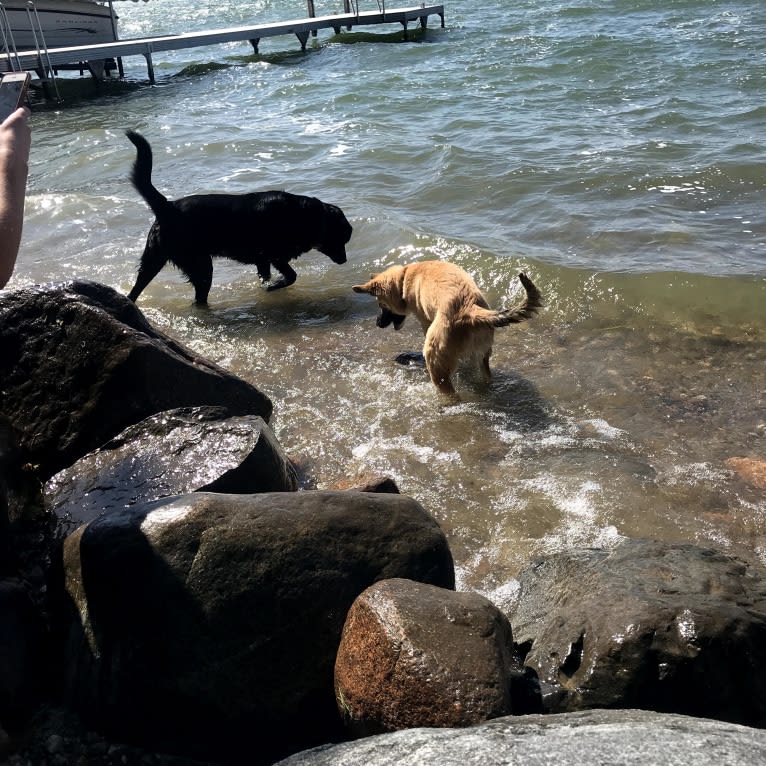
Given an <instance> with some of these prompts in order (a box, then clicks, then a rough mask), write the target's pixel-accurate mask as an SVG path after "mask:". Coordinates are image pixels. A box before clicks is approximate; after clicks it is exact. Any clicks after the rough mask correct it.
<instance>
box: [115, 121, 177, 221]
mask: <svg viewBox="0 0 766 766" xmlns="http://www.w3.org/2000/svg"><path fill="white" fill-rule="evenodd" d="M125 135H126V136H127V137H128V140H129V141H130V142H131V143H132V144H133V146H135V147H136V161H135V162H134V163H133V169H132V170H131V171H130V180H131V182H132V183H133V186H135V187H136V191H137V192H138V193H139V194H140V195H141V196H142V197H143V198H144V199H145V200H146V202H147V204H148V205H149V207H150V208H151V209H152V212H153V213H154V215H156V216H157V217H158V218H160V217H162V215H163V213H165V212H166V210H167V207H168V200H167V197H164V196H163V195H162V194H160V193H159V192H158V191H157V189H155V188H154V185H153V184H152V147H151V146H149V142H148V141H147V140H146V139H145V138H144V137H143V136H142V135H141V134H140V133H136V132H135V131H134V130H126V131H125Z"/></svg>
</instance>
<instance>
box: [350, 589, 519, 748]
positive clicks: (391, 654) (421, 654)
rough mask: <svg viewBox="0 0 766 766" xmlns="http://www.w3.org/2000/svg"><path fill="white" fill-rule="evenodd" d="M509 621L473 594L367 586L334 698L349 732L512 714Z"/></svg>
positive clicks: (356, 606) (353, 616)
mask: <svg viewBox="0 0 766 766" xmlns="http://www.w3.org/2000/svg"><path fill="white" fill-rule="evenodd" d="M512 645H513V638H512V635H511V625H510V623H509V622H508V619H507V618H506V616H505V615H504V614H503V613H502V612H500V610H499V609H498V608H497V607H496V606H494V605H493V604H492V603H491V602H490V601H488V600H487V599H485V598H484V597H483V596H480V595H479V594H478V593H456V592H455V591H451V590H446V589H444V588H437V587H435V586H433V585H426V584H424V583H419V582H413V581H412V580H405V579H401V578H392V579H390V580H382V581H380V582H377V583H375V584H374V585H371V586H370V587H369V588H367V589H366V590H365V591H364V592H363V593H361V594H360V595H359V597H358V598H357V599H356V601H354V603H353V605H352V607H351V609H350V610H349V613H348V617H347V618H346V624H345V626H344V628H343V635H342V638H341V642H340V647H339V649H338V656H337V659H336V661H335V697H336V699H337V701H338V709H339V711H340V713H341V716H342V717H343V719H344V722H345V723H346V725H347V726H348V728H349V729H350V731H351V732H352V733H353V734H354V735H356V736H368V735H370V734H379V733H381V732H384V731H395V730H397V729H406V728H414V727H417V726H468V725H470V724H475V723H479V722H481V721H486V720H488V719H490V718H497V717H499V716H502V715H508V714H509V713H511V710H512V708H511V683H512V675H513V674H514V673H518V672H519V667H518V665H517V664H516V662H515V661H514V657H513V654H512Z"/></svg>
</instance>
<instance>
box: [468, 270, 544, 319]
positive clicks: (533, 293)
mask: <svg viewBox="0 0 766 766" xmlns="http://www.w3.org/2000/svg"><path fill="white" fill-rule="evenodd" d="M519 279H520V280H521V284H522V285H523V286H524V289H525V290H526V292H527V297H526V299H525V300H524V303H522V304H521V305H519V306H516V307H515V308H512V309H505V310H504V311H492V310H491V309H483V308H481V307H479V306H475V307H474V309H473V311H472V312H471V315H470V321H471V324H473V325H490V326H492V327H505V326H506V325H509V324H517V323H519V322H523V321H524V320H525V319H531V318H532V317H533V316H534V315H535V314H536V313H537V310H538V309H539V308H540V307H541V306H542V305H543V300H542V297H541V296H540V291H539V290H538V289H537V287H536V286H535V284H534V283H533V282H532V280H531V279H530V278H529V277H528V276H527V275H526V274H524V272H522V273H520V274H519Z"/></svg>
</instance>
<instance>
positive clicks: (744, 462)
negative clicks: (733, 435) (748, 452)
mask: <svg viewBox="0 0 766 766" xmlns="http://www.w3.org/2000/svg"><path fill="white" fill-rule="evenodd" d="M726 466H727V468H730V469H731V470H732V471H734V472H735V473H736V474H738V475H739V476H740V477H741V478H742V479H744V480H745V481H746V482H748V483H749V484H752V485H753V486H754V487H758V489H766V460H756V459H755V458H750V457H730V458H729V459H728V460H727V461H726Z"/></svg>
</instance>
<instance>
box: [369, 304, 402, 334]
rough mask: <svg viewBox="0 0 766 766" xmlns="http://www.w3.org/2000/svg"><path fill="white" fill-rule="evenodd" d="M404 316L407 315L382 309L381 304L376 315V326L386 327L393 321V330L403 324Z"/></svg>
mask: <svg viewBox="0 0 766 766" xmlns="http://www.w3.org/2000/svg"><path fill="white" fill-rule="evenodd" d="M406 318H407V317H405V316H403V315H402V314H394V312H393V311H389V310H388V309H384V308H383V306H381V307H380V314H379V315H378V318H377V320H376V321H375V324H376V325H378V327H388V325H390V324H392V323H393V325H394V330H398V329H399V328H400V327H401V326H402V325H403V324H404V320H405V319H406Z"/></svg>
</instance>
